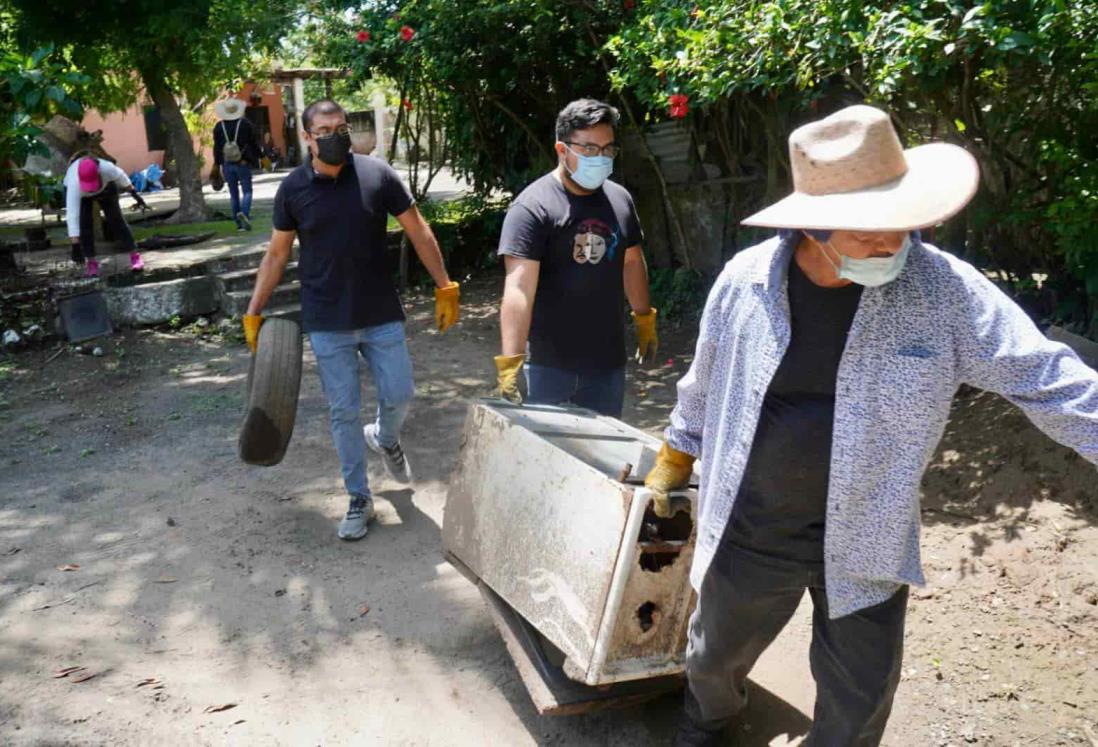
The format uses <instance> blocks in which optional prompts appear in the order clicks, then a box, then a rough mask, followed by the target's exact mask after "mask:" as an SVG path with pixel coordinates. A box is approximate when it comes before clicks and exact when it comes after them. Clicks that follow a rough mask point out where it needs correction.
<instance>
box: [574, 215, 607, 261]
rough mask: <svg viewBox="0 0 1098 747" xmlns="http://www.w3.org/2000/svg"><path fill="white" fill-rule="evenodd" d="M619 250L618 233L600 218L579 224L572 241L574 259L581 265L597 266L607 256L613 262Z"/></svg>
mask: <svg viewBox="0 0 1098 747" xmlns="http://www.w3.org/2000/svg"><path fill="white" fill-rule="evenodd" d="M617 248H618V232H617V231H615V230H614V229H612V228H610V226H608V225H606V224H605V223H603V222H602V221H601V220H599V219H598V218H588V219H587V220H585V221H583V222H582V223H580V224H579V228H577V229H576V236H575V238H574V239H572V259H574V260H576V262H577V263H578V264H581V265H582V264H584V263H590V264H593V265H597V264H598V263H599V262H601V261H602V258H603V257H604V256H605V257H607V261H608V262H612V261H614V253H615V252H616V251H617Z"/></svg>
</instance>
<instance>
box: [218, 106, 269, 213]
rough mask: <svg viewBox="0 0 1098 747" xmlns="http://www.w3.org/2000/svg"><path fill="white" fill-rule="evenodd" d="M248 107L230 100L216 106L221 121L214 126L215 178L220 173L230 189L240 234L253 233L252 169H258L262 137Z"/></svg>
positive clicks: (231, 201)
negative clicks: (245, 112)
mask: <svg viewBox="0 0 1098 747" xmlns="http://www.w3.org/2000/svg"><path fill="white" fill-rule="evenodd" d="M246 108H247V105H246V104H245V103H244V102H243V101H242V100H241V99H238V98H227V99H223V100H221V101H218V102H217V104H215V105H214V113H215V114H217V117H218V119H219V120H220V121H219V122H218V123H217V124H216V125H214V131H213V136H214V137H213V157H214V166H213V170H212V171H211V172H210V178H211V179H212V178H213V177H214V175H215V174H217V173H218V172H220V173H221V176H222V177H223V178H224V179H225V184H226V185H228V187H229V208H230V210H231V212H232V214H233V220H234V221H236V230H237V231H250V230H252V169H253V168H258V167H259V153H260V150H259V138H258V137H256V134H255V126H254V125H253V124H252V123H251V122H250V121H249V120H248V118H247V117H245V116H244V111H245V109H246Z"/></svg>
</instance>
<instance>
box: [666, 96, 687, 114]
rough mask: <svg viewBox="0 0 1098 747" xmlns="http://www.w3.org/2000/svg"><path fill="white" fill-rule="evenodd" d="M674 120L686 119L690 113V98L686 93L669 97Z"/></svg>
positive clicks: (668, 102) (668, 101)
mask: <svg viewBox="0 0 1098 747" xmlns="http://www.w3.org/2000/svg"><path fill="white" fill-rule="evenodd" d="M667 104H668V106H669V107H670V114H671V117H672V118H673V119H685V118H686V115H687V114H688V113H689V112H690V98H689V97H688V96H687V95H686V94H685V93H673V94H671V95H670V96H668V97H667Z"/></svg>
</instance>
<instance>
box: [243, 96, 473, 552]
mask: <svg viewBox="0 0 1098 747" xmlns="http://www.w3.org/2000/svg"><path fill="white" fill-rule="evenodd" d="M301 123H302V126H303V127H304V129H305V141H306V142H307V143H308V145H309V156H308V158H307V159H306V162H305V163H304V164H303V165H301V166H299V167H298V168H297V169H295V170H294V171H293V172H292V173H291V174H290V175H289V176H288V177H286V179H285V180H284V181H283V182H282V184H281V185H280V186H279V188H278V193H277V194H276V195H275V202H274V231H273V232H272V234H271V243H270V246H269V247H268V249H267V254H266V256H264V258H263V263H262V264H261V265H260V267H259V275H258V277H257V278H256V284H255V291H254V292H253V294H252V300H251V303H250V304H249V305H248V313H247V314H246V315H245V316H244V334H245V338H246V339H247V341H248V346H249V347H250V348H251V349H252V351H253V352H255V346H256V341H257V339H258V336H259V327H260V325H261V324H262V322H263V318H262V317H261V316H260V312H261V311H262V309H263V307H264V306H265V305H266V303H267V300H268V299H269V298H270V296H271V293H272V292H273V291H274V289H275V287H277V285H278V283H279V281H280V280H281V278H282V273H283V271H284V270H285V268H286V263H287V262H288V261H289V259H290V250H291V248H292V246H293V242H294V237H295V236H297V237H298V239H299V241H300V244H301V252H300V259H299V263H298V274H299V276H300V278H301V317H302V324H303V326H304V329H305V332H306V333H308V335H309V342H310V343H311V344H312V346H313V352H314V353H315V354H316V361H317V369H318V370H319V372H320V381H321V384H322V385H323V386H324V394H325V396H326V397H327V398H328V406H329V408H330V410H331V418H332V438H333V440H334V441H335V446H336V451H337V452H338V453H339V461H340V464H341V465H342V469H343V484H344V485H345V486H346V488H347V493H348V494H349V496H350V505H349V507H348V509H347V514H346V516H345V517H344V518H343V521H342V522H341V523H340V525H339V537H340V539H345V540H356V539H361V538H362V537H364V536H366V525H367V523H368V522H369V520H370V518H371V517H372V516H373V513H374V504H373V499H372V498H371V496H370V489H369V487H368V486H367V484H366V448H367V447H369V449H370V450H371V451H373V452H375V453H377V454H379V455H380V456H381V458H382V461H383V462H384V463H385V467H386V470H387V471H388V473H389V475H390V476H391V477H392V478H393V479H395V480H397V481H398V482H402V483H407V482H410V481H411V479H412V476H411V470H410V468H409V466H408V460H407V458H406V457H405V455H404V450H403V449H402V448H401V445H400V429H401V426H402V424H403V423H404V418H405V416H406V415H407V412H408V405H409V404H410V402H411V400H412V395H413V393H414V391H415V387H414V384H413V382H412V361H411V358H409V356H408V348H407V346H406V345H405V342H404V311H403V308H402V306H401V302H400V296H399V295H398V294H397V291H396V288H395V286H394V285H393V280H392V271H391V267H390V263H389V260H388V257H387V255H386V252H385V225H386V221H387V220H388V217H389V216H390V215H393V216H395V217H396V219H397V220H398V221H399V222H400V225H401V226H402V227H403V228H404V231H405V233H407V235H408V238H409V240H410V241H411V243H412V246H413V247H414V248H415V251H416V254H417V255H418V256H419V259H420V261H421V262H423V265H424V267H426V269H427V272H429V273H430V275H431V278H432V279H433V280H434V281H435V285H436V286H437V288H436V290H435V320H436V323H437V325H438V329H439V331H440V332H445V331H446V330H447V329H448V328H449V327H450V326H451V325H452V324H453V323H454V322H455V321H457V317H458V284H457V283H455V282H452V281H451V280H450V276H449V275H448V274H447V273H446V267H445V265H444V263H443V260H442V253H441V252H440V251H439V247H438V242H437V241H436V240H435V236H434V234H433V233H432V232H431V227H430V226H428V225H427V223H426V221H424V220H423V216H422V215H421V214H420V212H419V210H418V208H416V205H415V201H414V200H413V199H412V195H411V194H410V193H409V192H408V189H407V188H406V187H405V186H404V184H403V183H402V182H401V181H400V177H399V176H398V175H397V173H396V171H394V170H393V169H392V167H390V166H389V165H388V164H387V163H385V162H384V161H382V160H380V159H376V158H368V159H363V161H362V163H360V164H359V166H360V167H361V168H362V173H361V174H360V173H357V172H356V167H355V162H354V160H353V157H352V154H351V134H350V128H349V127H348V125H347V113H346V112H345V111H344V110H343V107H341V106H340V105H339V104H337V103H336V102H334V101H331V100H327V99H324V100H321V101H317V102H315V103H313V104H311V105H310V106H309V107H307V108H306V109H305V111H304V113H302V115H301ZM360 179H361V180H362V182H363V183H362V184H360ZM360 355H361V356H362V357H363V358H364V359H365V360H366V362H367V364H368V365H369V366H370V371H371V373H372V374H373V377H374V384H375V385H376V387H377V392H378V408H377V416H376V418H375V419H374V422H372V423H370V424H369V425H367V426H366V427H365V428H363V427H362V424H361V422H360V419H359V409H360V405H361V392H360V383H359V377H358V357H359V356H360Z"/></svg>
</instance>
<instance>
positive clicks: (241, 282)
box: [217, 262, 297, 293]
mask: <svg viewBox="0 0 1098 747" xmlns="http://www.w3.org/2000/svg"><path fill="white" fill-rule="evenodd" d="M258 272H259V268H258V267H249V268H246V269H243V270H232V271H231V272H222V273H218V275H217V279H218V280H219V281H221V287H222V288H224V289H225V292H226V293H228V292H230V291H240V290H246V291H250V290H251V289H252V288H254V287H255V276H256V274H257V273H258ZM295 280H297V262H290V263H288V264H287V265H286V270H285V271H284V272H283V273H282V282H283V283H290V282H293V281H295Z"/></svg>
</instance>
